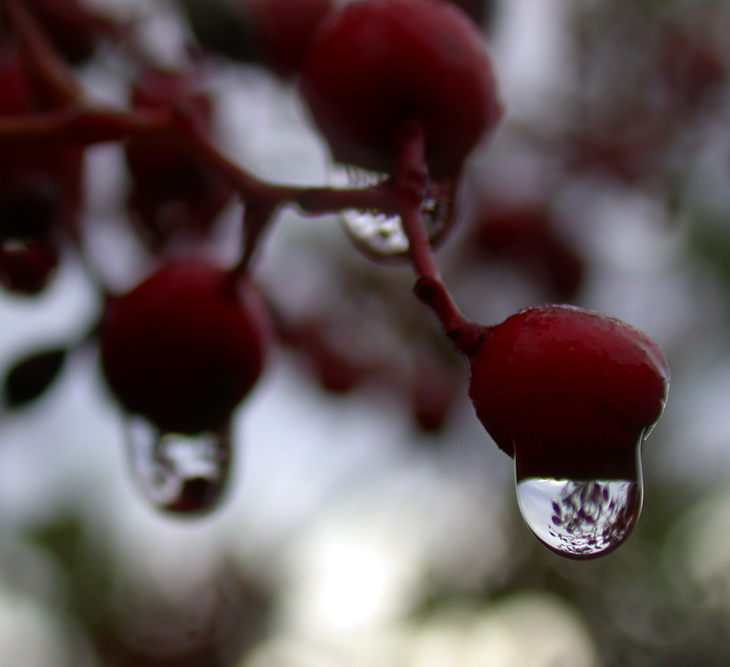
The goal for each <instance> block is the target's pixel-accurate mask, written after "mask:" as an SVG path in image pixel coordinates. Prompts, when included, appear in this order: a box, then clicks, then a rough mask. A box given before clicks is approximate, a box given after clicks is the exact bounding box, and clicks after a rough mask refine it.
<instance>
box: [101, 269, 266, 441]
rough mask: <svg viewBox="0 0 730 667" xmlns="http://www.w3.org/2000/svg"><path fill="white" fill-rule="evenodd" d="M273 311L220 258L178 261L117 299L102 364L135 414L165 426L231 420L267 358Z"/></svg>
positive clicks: (205, 427)
mask: <svg viewBox="0 0 730 667" xmlns="http://www.w3.org/2000/svg"><path fill="white" fill-rule="evenodd" d="M267 340H268V329H267V324H266V319H265V317H264V314H263V311H262V310H261V308H260V304H259V303H258V301H257V298H256V295H255V294H254V292H253V287H252V286H251V285H250V284H247V285H244V286H243V287H242V288H241V287H239V288H237V287H236V285H235V284H234V282H233V279H232V277H231V275H230V274H229V273H227V272H225V271H223V270H222V269H219V268H217V267H215V266H212V265H209V264H206V263H203V262H200V261H195V260H186V261H179V262H176V263H171V264H168V265H166V266H164V267H163V268H161V269H160V270H159V271H157V272H156V273H155V274H153V275H152V276H151V277H150V278H148V279H147V280H145V281H144V282H143V283H142V284H140V285H139V286H138V287H136V288H135V289H133V290H132V291H131V292H129V293H127V294H126V295H124V296H121V297H119V298H117V299H113V300H111V302H110V303H109V305H108V308H107V312H106V314H105V317H104V320H103V322H102V326H101V330H100V352H101V365H102V369H103V372H104V376H105V378H106V380H107V383H108V385H109V387H110V388H111V390H112V392H113V393H114V395H115V396H116V398H117V399H118V400H119V402H120V403H121V404H122V406H123V407H124V408H125V409H126V410H127V411H129V412H130V413H132V414H137V415H142V416H143V417H146V418H147V419H148V420H149V421H150V422H152V423H153V424H154V425H155V426H156V427H157V428H159V429H160V431H162V432H170V433H182V434H188V435H192V434H196V433H202V432H205V431H217V430H219V429H221V428H224V427H225V425H226V423H227V421H228V420H229V419H230V416H231V414H232V412H233V411H234V410H235V408H236V407H237V405H238V404H239V403H240V402H241V401H242V400H243V398H245V396H246V395H247V394H248V393H249V392H250V391H251V389H252V387H253V386H254V384H255V383H256V381H257V379H258V377H259V375H260V374H261V371H262V369H263V366H264V358H265V356H266V349H267Z"/></svg>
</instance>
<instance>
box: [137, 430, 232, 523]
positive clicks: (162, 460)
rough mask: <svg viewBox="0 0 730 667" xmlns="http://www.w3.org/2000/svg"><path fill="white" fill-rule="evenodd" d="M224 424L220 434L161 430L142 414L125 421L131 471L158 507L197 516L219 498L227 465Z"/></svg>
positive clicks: (228, 450)
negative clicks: (190, 433) (191, 433)
mask: <svg viewBox="0 0 730 667" xmlns="http://www.w3.org/2000/svg"><path fill="white" fill-rule="evenodd" d="M231 449H232V447H231V440H230V434H229V431H228V429H224V430H222V431H221V432H219V433H201V434H199V435H183V434H180V433H161V432H160V431H159V429H157V428H156V427H155V426H154V425H152V424H150V423H149V422H148V421H147V420H145V419H143V418H141V417H137V416H134V417H130V420H129V455H130V461H131V466H132V474H133V476H134V477H135V481H136V482H137V484H138V485H139V487H140V488H141V490H142V493H143V494H144V495H145V497H146V498H147V499H148V500H150V502H151V503H152V504H153V505H155V506H156V507H158V508H159V509H162V510H165V511H167V512H173V513H177V514H185V515H187V516H201V515H203V514H208V513H210V512H211V511H213V510H214V509H215V508H216V507H218V505H219V504H220V503H221V501H222V499H223V497H224V495H225V490H226V488H227V482H228V478H229V476H230V474H229V473H230V468H231Z"/></svg>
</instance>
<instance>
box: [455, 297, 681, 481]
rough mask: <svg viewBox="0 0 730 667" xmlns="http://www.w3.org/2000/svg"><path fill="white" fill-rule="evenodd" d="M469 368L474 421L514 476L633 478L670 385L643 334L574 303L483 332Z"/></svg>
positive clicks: (656, 352) (540, 309)
mask: <svg viewBox="0 0 730 667" xmlns="http://www.w3.org/2000/svg"><path fill="white" fill-rule="evenodd" d="M470 365H471V386H470V390H469V394H470V396H471V399H472V401H473V403H474V406H475V408H476V411H477V416H478V417H479V419H480V421H481V422H482V424H483V425H484V426H485V428H486V429H487V431H488V432H489V434H490V435H491V436H492V438H493V439H494V441H495V442H496V443H497V445H498V446H499V447H500V448H501V449H502V450H504V451H505V452H506V453H507V454H509V455H510V456H514V457H515V460H516V465H517V478H518V480H519V479H521V478H526V477H536V478H542V479H546V478H550V479H569V480H573V481H577V480H586V481H591V480H613V479H616V480H633V479H635V477H636V475H637V448H638V446H639V444H640V442H641V440H642V438H643V437H644V435H645V434H647V433H648V431H649V430H650V429H651V427H652V425H653V424H654V423H655V422H656V421H657V419H658V418H659V416H660V415H661V413H662V410H663V408H664V403H665V401H666V396H667V390H668V386H669V369H668V366H667V363H666V361H665V359H664V357H663V355H662V353H661V351H660V350H659V348H658V347H657V345H656V344H655V343H654V342H653V341H652V340H651V339H650V338H649V337H648V336H647V335H646V334H644V333H643V332H641V331H639V330H637V329H635V328H633V327H631V326H629V325H628V324H625V323H624V322H621V321H620V320H617V319H615V318H612V317H608V316H607V315H603V314H600V313H596V312H593V311H590V310H584V309H581V308H576V307H572V306H542V307H537V308H528V309H527V310H523V311H521V312H518V313H516V314H515V315H512V316H511V317H509V318H507V319H506V320H505V321H504V322H502V323H501V324H498V325H496V326H493V327H487V328H486V329H485V331H484V339H483V341H482V342H481V344H480V345H479V347H478V348H477V349H476V350H475V352H474V353H473V355H471V357H470Z"/></svg>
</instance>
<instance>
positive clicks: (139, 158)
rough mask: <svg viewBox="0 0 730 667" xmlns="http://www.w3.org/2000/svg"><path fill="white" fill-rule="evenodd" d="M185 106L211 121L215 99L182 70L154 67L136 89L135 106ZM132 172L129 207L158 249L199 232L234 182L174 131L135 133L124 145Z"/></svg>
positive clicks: (214, 215)
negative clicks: (210, 166)
mask: <svg viewBox="0 0 730 667" xmlns="http://www.w3.org/2000/svg"><path fill="white" fill-rule="evenodd" d="M171 105H179V106H182V107H183V108H184V109H185V111H186V112H187V113H189V114H190V115H191V116H192V117H193V118H194V119H195V120H196V121H198V122H199V123H201V124H202V125H205V126H208V125H210V121H211V116H212V103H211V100H210V99H209V97H208V96H207V95H206V94H204V93H203V92H201V91H198V90H195V87H194V82H193V80H192V78H191V77H189V76H186V75H185V74H182V73H177V72H171V71H164V70H150V71H148V72H146V73H145V74H144V76H142V77H141V78H140V80H139V81H138V83H137V85H136V86H135V88H134V90H133V92H132V106H133V107H134V108H136V109H155V108H157V109H160V108H165V107H169V106H171ZM125 155H126V159H127V165H128V167H129V170H130V173H131V176H132V188H131V192H130V195H129V202H128V203H129V207H130V209H131V212H132V214H133V220H134V222H135V224H136V226H137V229H138V231H139V233H140V235H141V236H142V238H143V239H144V240H145V241H146V242H147V243H148V244H149V246H150V247H151V248H152V249H153V250H156V249H158V248H159V247H162V246H164V245H165V244H166V243H167V242H168V241H171V240H173V239H175V238H179V237H180V236H181V235H192V236H200V235H202V234H204V233H205V232H206V231H207V230H208V229H210V227H211V225H212V224H213V223H214V222H215V220H216V219H217V217H218V215H219V214H220V212H221V211H222V210H223V208H224V207H225V206H226V204H228V202H229V201H230V199H231V197H232V192H231V190H230V188H229V187H228V186H227V185H226V184H225V183H224V182H223V181H222V180H221V179H220V178H218V177H217V176H216V175H215V174H213V172H211V171H210V170H209V169H207V168H206V167H205V166H204V165H201V164H200V163H199V162H198V161H196V160H195V159H194V158H193V157H191V156H190V155H189V153H187V152H186V151H185V150H184V149H183V147H181V146H180V143H179V139H178V138H177V137H175V136H173V135H159V136H156V137H133V138H130V139H129V140H128V141H127V143H126V147H125Z"/></svg>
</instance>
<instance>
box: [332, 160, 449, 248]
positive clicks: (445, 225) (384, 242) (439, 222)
mask: <svg viewBox="0 0 730 667" xmlns="http://www.w3.org/2000/svg"><path fill="white" fill-rule="evenodd" d="M384 179H385V176H384V175H382V174H377V173H375V172H368V171H363V170H361V169H356V168H353V167H336V168H335V169H334V170H333V176H332V182H333V184H334V185H335V186H338V187H369V186H374V185H377V184H378V183H379V182H381V181H383V180H384ZM454 199H455V192H454V185H453V183H437V182H431V183H429V190H428V194H427V196H426V197H425V199H424V201H423V205H422V207H421V210H422V213H423V220H424V224H425V227H426V233H427V234H428V238H429V239H430V240H431V242H432V243H435V242H437V241H438V240H439V239H440V238H441V237H442V236H443V235H444V233H445V232H446V231H447V230H448V229H449V228H450V226H451V223H452V221H453V219H454V217H455V216H454V215H453V213H454V208H455V207H454ZM341 220H342V224H343V226H344V228H345V231H346V232H347V234H348V235H349V236H350V238H351V239H352V240H353V241H354V243H355V245H356V246H357V247H358V248H359V249H360V250H362V251H363V252H365V254H366V255H368V256H370V257H373V256H374V257H376V258H385V259H397V258H403V259H405V258H406V256H407V253H408V238H407V236H406V234H405V232H404V231H403V225H402V224H401V219H400V216H397V215H385V214H384V213H378V212H376V211H362V210H353V209H350V210H346V211H343V212H342V214H341Z"/></svg>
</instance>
